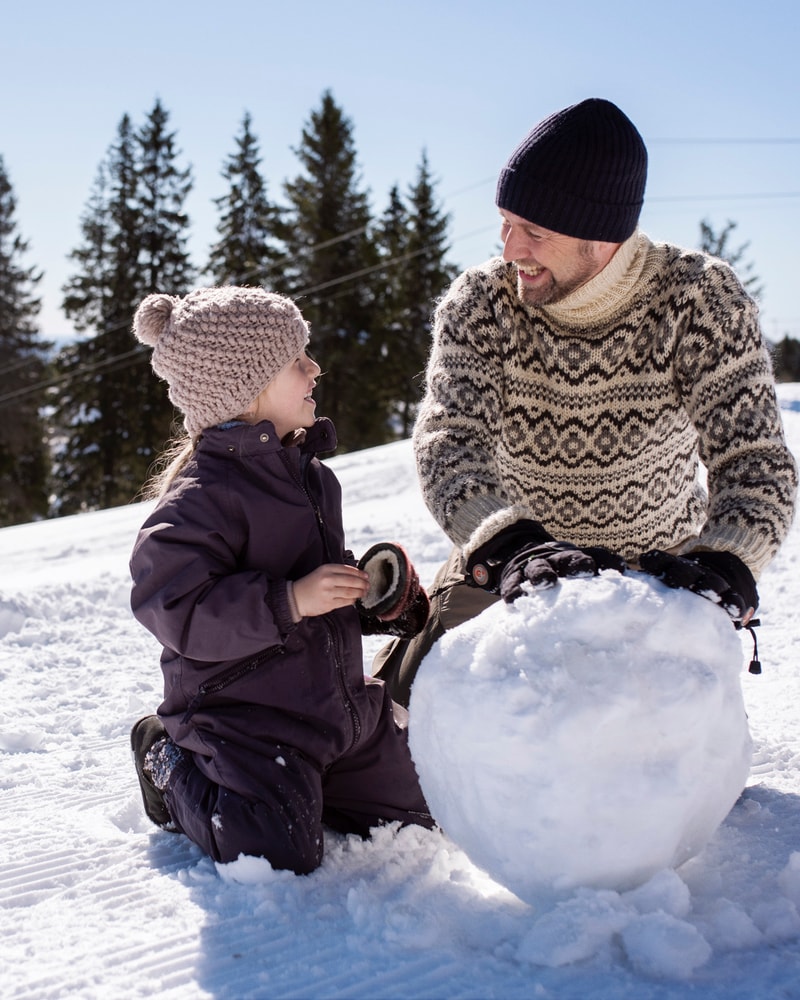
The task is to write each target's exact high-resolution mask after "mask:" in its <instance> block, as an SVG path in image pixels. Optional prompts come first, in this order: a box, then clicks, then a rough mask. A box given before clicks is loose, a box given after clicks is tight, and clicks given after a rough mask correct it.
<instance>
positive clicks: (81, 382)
mask: <svg viewBox="0 0 800 1000" xmlns="http://www.w3.org/2000/svg"><path fill="white" fill-rule="evenodd" d="M234 142H235V146H234V149H233V152H232V153H230V154H229V155H228V157H227V158H226V159H225V161H224V163H223V167H222V171H221V172H222V176H223V177H224V179H225V181H226V184H227V190H226V193H225V194H224V195H223V196H221V197H220V198H217V199H215V204H216V208H217V211H218V224H217V236H218V238H217V240H216V242H215V243H214V244H213V245H212V246H211V247H210V248H209V250H208V256H207V259H206V261H204V263H203V265H202V267H199V268H198V267H196V266H195V264H194V263H193V262H192V260H191V259H190V255H189V253H188V250H187V244H188V239H189V234H190V220H189V217H188V215H187V213H186V209H185V205H186V199H187V196H188V195H189V193H190V191H191V190H192V187H193V178H192V172H191V168H190V167H186V166H182V165H181V162H180V160H181V153H180V151H179V149H178V148H177V134H176V132H175V130H173V129H172V128H171V127H170V120H169V114H168V112H167V110H166V109H165V108H164V107H163V105H162V104H161V102H160V100H157V101H156V102H155V104H154V106H153V108H152V110H151V111H150V113H149V114H148V115H147V116H146V117H145V120H144V122H143V123H142V124H141V125H138V126H137V125H135V124H134V122H133V121H132V119H131V118H130V116H129V115H128V114H124V115H123V116H122V118H121V120H120V122H119V125H118V128H117V132H116V135H115V137H114V139H113V141H112V142H111V144H110V146H109V148H108V150H107V152H106V154H105V156H104V158H103V160H102V161H101V163H100V164H99V167H98V169H97V173H96V177H95V179H94V182H93V185H92V188H91V190H90V192H89V196H88V198H87V201H86V204H85V207H84V211H83V214H82V216H81V220H80V242H79V245H78V246H76V247H75V248H73V250H72V251H71V253H70V255H69V259H70V261H71V263H72V266H73V269H72V273H71V275H70V277H69V278H68V280H67V282H66V284H65V286H64V288H63V301H62V309H63V311H64V314H65V315H66V316H67V318H69V319H70V320H71V321H72V322H73V324H74V327H75V330H76V331H77V333H78V336H77V337H76V339H75V340H74V342H72V343H70V344H68V345H66V346H64V347H62V348H61V349H60V350H58V351H54V350H53V345H52V344H50V343H48V342H47V341H45V340H44V339H42V338H41V336H40V334H39V330H38V327H37V322H36V317H37V315H38V313H39V310H40V307H41V302H40V300H39V299H38V298H37V286H38V283H39V282H40V281H41V278H42V273H41V271H39V270H38V269H37V268H35V267H26V266H25V265H24V264H23V259H24V258H25V256H26V254H27V252H28V249H29V248H28V244H27V242H26V241H25V240H24V239H23V238H22V236H21V235H20V233H19V230H18V226H17V221H16V217H15V212H16V202H15V198H14V193H13V190H12V187H11V183H10V181H9V178H8V175H7V173H6V170H5V165H4V162H3V159H2V156H0V526H5V525H10V524H17V523H21V522H25V521H30V520H35V519H38V518H43V517H55V516H59V515H65V514H73V513H78V512H81V511H87V510H97V509H103V508H107V507H112V506H116V505H119V504H124V503H128V502H130V501H131V500H133V499H135V498H136V497H137V495H138V494H139V492H140V490H141V487H142V486H143V484H144V482H145V481H146V479H147V478H148V475H149V474H150V473H151V471H152V469H153V463H154V462H155V460H156V459H157V458H158V456H159V455H160V454H161V453H162V452H163V450H164V448H165V447H166V446H167V445H168V443H169V441H170V439H171V438H172V437H174V436H175V434H176V433H177V431H178V423H177V421H178V420H179V415H178V414H177V413H176V411H175V410H174V408H173V407H172V405H171V404H170V402H169V400H168V398H167V392H166V386H165V384H164V383H162V382H160V381H159V380H158V379H156V378H155V377H154V376H153V374H152V371H151V368H150V351H149V349H148V348H146V347H144V346H143V345H141V344H139V343H138V342H136V341H135V340H134V338H133V336H132V334H131V323H132V319H133V314H134V312H135V310H136V307H137V306H138V304H139V302H141V300H142V299H143V298H144V297H145V296H146V295H148V294H150V293H151V292H165V293H168V294H174V295H183V294H185V293H186V292H188V291H189V290H190V289H191V288H193V287H196V286H197V285H198V284H215V285H223V284H243V285H260V286H263V287H266V288H269V289H271V290H274V291H276V292H280V293H282V294H284V295H288V296H290V297H292V298H294V299H295V300H296V301H297V302H298V304H299V305H300V307H301V309H302V311H303V314H304V316H305V317H306V319H307V320H308V321H309V322H310V324H311V331H312V353H314V354H315V355H316V356H317V358H318V360H319V361H320V363H321V364H322V366H323V370H324V371H325V375H324V377H323V378H322V380H321V381H320V383H319V386H318V389H317V392H316V393H315V395H316V397H317V400H318V412H319V413H322V414H325V415H327V416H330V417H331V418H332V419H333V420H334V422H335V424H336V427H337V430H338V432H339V438H340V441H341V442H342V448H343V449H347V450H357V449H361V448H366V447H371V446H375V445H380V444H385V443H387V442H388V441H391V440H395V439H398V438H402V437H407V436H408V434H409V433H410V431H411V428H412V425H413V422H414V418H415V414H416V409H417V406H418V403H419V399H420V396H421V392H422V373H423V370H424V367H425V361H426V358H427V355H428V350H429V346H430V334H431V329H430V323H431V311H432V308H433V305H434V303H435V302H436V300H437V299H438V298H439V297H440V296H441V294H442V293H443V292H444V290H445V289H446V288H447V286H448V285H449V283H450V281H451V280H452V279H453V277H454V276H455V274H456V269H455V267H454V266H453V265H452V264H451V263H449V262H448V260H447V255H448V252H449V245H448V242H447V240H448V236H447V231H448V227H449V217H448V215H447V214H446V213H445V212H444V211H443V209H442V207H441V205H440V203H439V200H438V198H437V195H436V185H435V183H434V180H433V177H432V173H431V169H430V165H429V163H428V160H427V155H426V154H425V152H424V151H423V153H422V155H421V159H420V162H419V164H418V167H417V172H416V176H415V178H414V180H413V182H412V183H411V184H409V185H408V188H407V190H405V191H401V190H400V189H399V188H398V187H397V186H396V185H395V186H394V187H392V189H391V190H390V191H389V193H388V198H387V203H386V207H385V210H384V211H383V213H382V214H381V215H380V216H377V217H375V216H373V214H372V213H371V210H370V206H369V198H368V194H367V191H366V190H365V188H364V186H363V183H362V179H361V177H360V174H359V167H358V161H357V153H356V148H355V142H354V135H353V125H352V122H351V121H350V120H349V118H348V117H347V116H346V115H345V113H344V111H343V109H342V108H341V107H339V106H338V105H337V103H336V101H335V100H334V98H333V96H332V95H331V93H330V92H329V91H326V92H325V93H323V95H322V98H321V101H320V105H319V107H318V108H316V109H315V110H313V111H312V112H311V114H310V116H309V119H308V121H307V122H306V123H305V124H304V126H303V129H302V132H301V138H300V142H299V144H298V146H297V148H296V149H294V150H293V152H294V153H295V155H296V157H297V159H298V163H299V171H298V173H297V174H296V176H294V177H293V178H291V179H288V180H286V181H284V184H283V199H282V201H280V202H279V201H277V200H275V199H273V198H272V197H271V196H270V193H269V191H268V189H267V184H266V181H265V180H264V176H263V174H262V171H261V163H262V157H261V150H260V143H259V140H258V138H257V136H256V135H255V133H254V132H253V123H252V119H251V116H250V114H249V113H247V112H246V113H245V114H244V116H243V119H242V121H241V125H240V128H239V132H238V133H237V134H236V136H235V137H234ZM735 226H736V224H735V223H733V222H728V224H727V225H726V226H725V227H724V228H723V229H722V230H721V231H719V232H715V230H714V229H713V227H712V226H711V225H710V223H708V222H707V221H704V222H702V223H701V227H700V228H701V238H700V246H701V249H704V250H707V251H708V252H710V253H713V254H715V255H716V256H720V257H723V258H724V259H726V260H729V261H730V262H731V263H732V264H733V265H734V266H735V267H736V268H737V270H738V271H739V273H740V275H741V276H742V280H743V281H744V284H745V286H746V287H747V288H748V291H749V292H750V293H751V294H752V295H753V296H754V297H755V298H758V297H759V295H760V292H761V286H760V284H759V282H758V278H757V276H755V275H754V274H753V273H752V265H751V264H746V263H745V262H744V251H745V250H746V248H747V244H745V245H744V246H742V247H738V248H733V247H731V245H730V236H731V233H732V231H733V229H735ZM774 358H775V368H776V375H777V377H778V378H779V379H783V380H787V381H800V343H798V342H797V341H794V340H791V339H790V338H788V337H786V338H784V340H783V341H781V343H780V344H778V345H775V346H774Z"/></svg>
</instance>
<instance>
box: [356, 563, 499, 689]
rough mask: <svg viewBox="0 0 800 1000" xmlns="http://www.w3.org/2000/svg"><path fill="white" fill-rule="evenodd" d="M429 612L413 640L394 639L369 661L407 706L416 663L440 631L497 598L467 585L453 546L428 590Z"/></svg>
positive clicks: (451, 626) (471, 616)
mask: <svg viewBox="0 0 800 1000" xmlns="http://www.w3.org/2000/svg"><path fill="white" fill-rule="evenodd" d="M429 596H430V599H431V613H430V617H429V618H428V622H427V624H426V625H425V628H424V629H423V630H422V631H421V632H420V633H419V635H416V636H414V638H413V639H394V640H392V642H390V643H388V644H387V645H386V646H384V647H383V649H381V650H379V651H378V653H377V654H376V655H375V659H374V660H373V661H372V674H373V676H374V677H379V678H380V679H381V680H382V681H384V682H385V684H386V686H387V687H388V688H389V692H390V693H391V695H392V698H393V699H394V700H395V701H396V702H398V703H399V704H400V705H403V706H405V707H406V708H408V702H409V699H410V697H411V685H412V684H413V683H414V678H415V677H416V676H417V670H418V669H419V665H420V663H422V661H423V660H424V658H425V657H426V656H427V655H428V653H429V652H430V650H431V648H432V647H433V644H434V643H435V642H436V640H437V639H440V638H441V637H442V636H443V635H444V633H445V632H446V631H447V630H448V629H451V628H455V626H456V625H461V623H462V622H465V621H469V619H470V618H474V617H475V616H476V615H479V614H480V613H481V611H484V610H485V609H486V608H488V607H489V605H490V604H494V603H495V601H497V600H499V598H498V597H497V595H496V594H490V593H488V592H487V591H485V590H481V589H480V588H479V587H473V586H470V585H469V584H468V583H467V582H466V577H465V575H464V559H463V557H462V555H461V550H460V549H457V548H454V549H453V551H452V552H451V553H450V558H449V559H448V560H447V562H446V563H445V564H444V565H443V566H442V567H441V569H440V570H439V572H438V573H437V574H436V577H435V579H434V581H433V585H432V587H431V589H430V593H429Z"/></svg>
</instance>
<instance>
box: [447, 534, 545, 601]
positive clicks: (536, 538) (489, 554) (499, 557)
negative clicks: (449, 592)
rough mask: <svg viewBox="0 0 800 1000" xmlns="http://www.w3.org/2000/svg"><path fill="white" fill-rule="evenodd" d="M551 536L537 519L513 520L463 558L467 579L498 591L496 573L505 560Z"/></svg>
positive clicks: (497, 576)
mask: <svg viewBox="0 0 800 1000" xmlns="http://www.w3.org/2000/svg"><path fill="white" fill-rule="evenodd" d="M553 540H554V539H553V536H552V535H551V534H549V533H548V532H547V531H545V529H544V528H543V527H542V525H541V524H539V522H538V521H515V522H514V523H513V524H510V525H509V526H508V527H507V528H503V530H502V531H498V532H497V534H496V535H493V536H492V538H490V539H489V541H488V542H484V543H483V545H481V546H479V547H478V548H477V549H475V551H474V552H473V553H472V555H471V556H470V557H469V559H468V560H467V583H469V584H471V585H472V586H473V587H481V588H482V589H483V590H488V591H489V592H490V593H492V594H499V593H500V577H501V576H502V573H503V569H504V568H505V565H506V563H507V562H508V560H509V559H511V558H512V557H513V556H514V555H516V553H517V552H520V551H521V550H522V549H524V548H526V547H531V546H535V545H541V544H542V543H543V542H552V541H553Z"/></svg>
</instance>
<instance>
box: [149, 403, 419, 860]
mask: <svg viewBox="0 0 800 1000" xmlns="http://www.w3.org/2000/svg"><path fill="white" fill-rule="evenodd" d="M335 447H336V435H335V431H334V428H333V424H332V423H331V422H330V421H329V420H327V419H326V418H321V419H319V420H317V421H316V423H315V424H314V426H313V427H312V428H310V429H309V431H308V432H307V436H306V439H305V442H304V443H303V444H302V445H301V446H300V447H295V446H292V447H284V446H283V445H282V444H281V442H280V441H279V440H278V438H277V436H276V434H275V429H274V427H273V425H272V424H271V423H270V422H268V421H264V422H262V423H259V424H257V425H255V426H253V425H247V424H241V423H237V424H234V425H233V426H226V427H225V428H223V427H216V428H212V429H210V430H207V431H205V432H204V433H203V436H202V438H201V440H200V442H199V443H198V445H197V448H196V449H195V453H194V455H193V456H192V459H191V461H190V463H189V465H188V466H187V467H186V468H185V470H184V472H183V474H182V475H181V476H180V477H179V478H178V479H177V480H176V481H175V482H174V483H173V485H172V486H171V487H170V489H169V491H168V492H167V494H166V495H165V496H164V497H163V498H162V499H161V500H160V501H159V502H158V504H157V506H156V507H155V509H154V510H153V512H152V513H151V515H150V516H149V517H148V518H147V520H146V521H145V523H144V525H143V526H142V528H141V531H140V532H139V535H138V538H137V540H136V544H135V546H134V549H133V554H132V556H131V563H130V569H131V576H132V578H133V588H132V594H131V606H132V608H133V613H134V615H135V616H136V618H137V619H138V620H139V621H140V622H141V623H142V624H143V625H145V626H146V627H147V628H148V629H149V630H150V631H151V632H152V633H153V634H154V635H155V636H156V638H157V639H158V640H159V641H160V642H161V644H162V646H163V653H162V656H161V667H162V670H163V674H164V701H163V703H162V704H161V706H160V707H159V709H158V714H159V716H160V717H161V719H162V721H163V723H164V725H165V726H166V728H167V731H168V733H169V735H170V736H171V737H172V739H173V740H174V741H175V742H176V743H177V744H178V745H179V746H180V747H181V748H183V753H182V755H180V757H181V758H182V759H181V760H180V761H179V762H178V763H177V764H176V766H175V767H174V769H173V771H172V774H171V777H170V779H169V784H168V786H167V788H166V789H165V792H164V795H165V798H166V802H167V806H168V808H169V811H170V814H171V816H172V819H173V820H174V822H175V824H176V826H177V827H178V828H179V829H180V830H181V831H183V832H184V833H185V834H186V835H187V836H188V837H190V838H191V839H192V840H193V841H194V842H195V843H197V844H199V845H200V847H202V848H203V850H204V851H206V853H208V854H209V855H210V856H211V857H213V858H214V859H215V860H217V861H223V862H225V861H232V860H235V859H236V858H237V857H238V856H239V855H240V854H242V853H244V854H250V855H260V856H264V857H266V858H267V859H268V860H269V862H270V863H271V864H272V866H273V867H275V868H288V869H291V870H293V871H295V872H298V873H305V872H309V871H312V870H313V869H314V868H316V867H317V865H319V863H320V861H321V860H322V847H323V843H322V823H323V822H325V823H326V824H328V825H329V826H330V827H332V828H334V829H337V830H339V831H342V832H356V833H359V834H361V835H362V836H366V835H367V833H368V831H369V829H370V827H372V826H375V825H376V824H378V823H380V822H381V821H392V820H400V821H401V822H403V823H419V824H421V825H424V826H428V827H430V826H432V825H433V821H432V820H431V817H430V815H429V812H428V808H427V805H426V803H425V799H424V797H423V795H422V791H421V790H420V787H419V782H418V779H417V774H416V771H415V769H414V765H413V763H412V761H411V757H410V754H409V751H408V743H407V733H406V729H405V724H406V716H405V712H404V709H402V708H400V707H399V706H397V705H394V704H393V703H392V701H391V699H390V697H389V694H388V692H387V690H386V688H385V687H384V685H383V683H382V682H380V681H375V680H373V679H372V678H367V677H365V676H364V668H363V653H362V646H361V625H360V618H359V615H358V612H357V611H356V609H355V608H354V607H347V608H341V609H339V610H336V611H333V612H330V613H328V614H325V615H320V616H318V617H312V618H303V619H302V620H301V621H300V622H299V623H297V624H295V623H294V622H293V621H292V617H291V613H290V610H289V601H288V596H287V581H288V580H297V579H299V578H301V577H303V576H305V575H306V574H308V573H310V572H311V571H312V570H314V569H315V568H316V567H318V566H320V565H322V564H324V563H334V562H338V563H343V562H347V563H350V564H352V563H353V562H354V559H353V556H352V554H351V553H350V552H347V551H345V548H344V530H343V526H342V512H341V487H340V485H339V482H338V480H337V479H336V477H335V476H334V474H333V472H331V470H330V469H329V468H328V467H327V466H325V465H323V464H322V463H321V462H319V461H318V460H317V459H316V458H315V454H316V453H317V452H329V451H332V450H333V449H334V448H335ZM187 751H188V752H187Z"/></svg>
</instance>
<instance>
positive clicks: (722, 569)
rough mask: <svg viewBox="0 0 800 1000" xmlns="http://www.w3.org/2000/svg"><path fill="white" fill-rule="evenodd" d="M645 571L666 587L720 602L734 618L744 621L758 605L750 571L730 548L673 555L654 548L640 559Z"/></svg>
mask: <svg viewBox="0 0 800 1000" xmlns="http://www.w3.org/2000/svg"><path fill="white" fill-rule="evenodd" d="M639 565H640V566H641V568H642V569H643V570H644V572H645V573H649V574H650V575H651V576H654V577H656V579H658V580H661V582H662V583H665V584H666V585H667V586H668V587H673V588H675V589H679V590H690V591H691V592H692V593H693V594H699V596H700V597H705V598H706V600H709V601H713V603H714V604H719V605H720V606H721V607H722V608H723V609H724V610H725V611H726V612H727V613H728V615H729V616H730V618H731V619H733V621H734V622H741V624H742V625H746V624H747V623H748V622H749V621H750V619H751V618H752V617H753V615H754V614H755V610H756V608H757V607H758V591H757V590H756V582H755V580H754V579H753V574H752V573H751V572H750V570H749V569H748V568H747V566H746V565H745V564H744V563H743V562H742V560H741V559H739V557H738V556H735V555H733V553H732V552H704V551H699V552H687V553H686V554H685V555H683V556H673V555H670V553H669V552H662V551H661V550H660V549H653V550H652V551H651V552H645V553H644V555H643V556H641V557H640V559H639Z"/></svg>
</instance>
